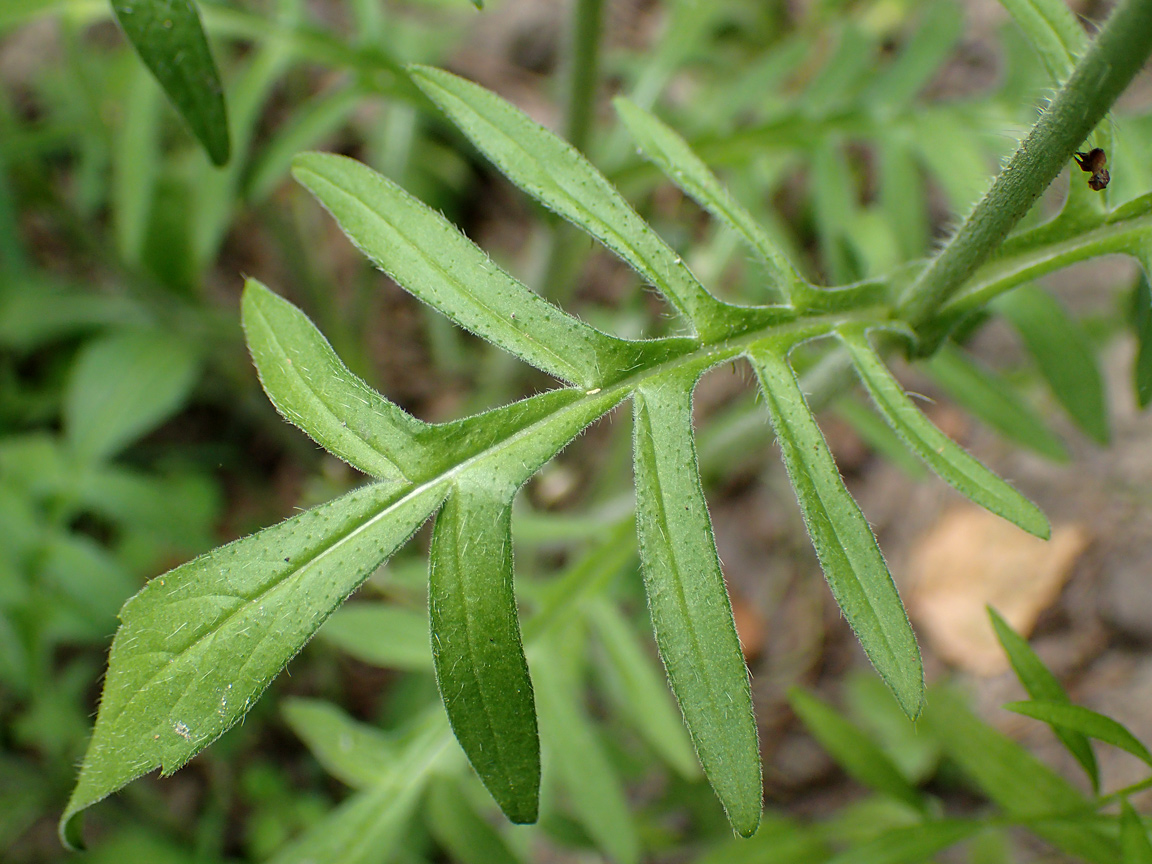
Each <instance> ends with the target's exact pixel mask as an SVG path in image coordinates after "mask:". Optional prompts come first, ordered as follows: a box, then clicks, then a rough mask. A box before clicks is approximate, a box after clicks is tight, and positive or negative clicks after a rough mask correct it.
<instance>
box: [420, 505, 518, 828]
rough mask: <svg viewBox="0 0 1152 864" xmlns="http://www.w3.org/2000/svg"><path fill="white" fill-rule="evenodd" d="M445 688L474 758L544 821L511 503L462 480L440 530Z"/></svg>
mask: <svg viewBox="0 0 1152 864" xmlns="http://www.w3.org/2000/svg"><path fill="white" fill-rule="evenodd" d="M428 611H429V617H430V619H431V625H432V656H433V659H434V661H435V666H436V682H437V684H439V686H440V695H441V697H442V698H443V700H444V708H445V710H446V711H447V712H448V719H449V721H450V722H451V724H452V731H453V732H454V733H455V734H456V739H457V740H458V741H459V742H460V746H461V747H463V748H464V752H465V754H467V756H468V761H469V762H471V763H472V767H473V768H475V769H476V773H477V774H479V775H480V779H481V780H483V781H484V785H485V786H486V787H488V791H489V792H491V793H492V797H493V798H495V799H496V803H497V804H499V805H500V809H501V810H503V811H504V813H505V815H507V817H508V818H509V819H510V820H511V821H513V822H517V823H525V822H535V821H536V814H537V808H538V806H539V800H538V799H539V794H540V740H539V737H538V736H537V732H536V709H535V704H534V702H533V698H532V682H531V680H530V679H529V677H528V664H527V661H526V660H525V659H524V649H523V647H522V644H521V640H520V621H519V618H518V617H517V612H516V597H515V595H514V594H513V590H512V502H511V501H510V500H508V499H506V498H505V497H503V496H499V495H493V494H492V492H491V490H490V489H489V488H487V487H485V486H481V485H475V484H471V483H468V484H465V483H458V484H457V485H456V487H455V488H454V489H453V491H452V493H451V494H450V495H449V496H448V499H447V501H446V502H445V504H444V506H443V508H441V510H440V514H439V515H438V516H437V517H436V527H435V528H434V530H433V532H432V550H431V553H430V557H429V571H428Z"/></svg>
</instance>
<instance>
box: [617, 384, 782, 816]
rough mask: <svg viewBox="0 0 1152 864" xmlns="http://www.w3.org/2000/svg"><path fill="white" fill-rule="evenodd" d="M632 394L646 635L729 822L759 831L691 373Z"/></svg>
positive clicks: (754, 743) (753, 755)
mask: <svg viewBox="0 0 1152 864" xmlns="http://www.w3.org/2000/svg"><path fill="white" fill-rule="evenodd" d="M684 372H685V370H679V374H678V375H667V376H663V377H661V378H656V379H652V380H649V381H647V382H645V383H644V384H642V385H641V386H640V388H639V389H638V390H637V391H636V393H635V395H634V397H633V399H634V406H635V460H636V468H635V473H636V526H637V532H638V534H639V537H640V559H641V562H642V565H643V570H644V585H645V588H646V589H647V592H648V605H649V608H650V610H651V614H652V629H653V630H654V631H655V633H656V643H657V645H658V646H659V648H660V656H661V657H662V658H663V660H664V666H665V668H666V669H667V670H668V680H669V681H670V682H671V684H672V692H673V693H675V694H676V698H677V699H678V700H679V702H680V710H681V712H682V713H683V715H684V722H685V724H686V725H687V727H688V732H689V734H690V735H691V737H692V743H693V744H694V745H695V747H696V752H697V754H698V755H699V757H700V763H701V765H703V767H704V773H705V775H706V776H707V777H708V781H709V782H710V783H711V784H712V788H713V789H715V790H716V794H717V796H719V798H720V801H721V803H722V804H723V805H724V809H725V810H726V811H727V813H728V820H729V821H730V822H731V823H732V827H733V828H735V829H736V831H737V833H739V834H741V835H743V836H745V837H748V836H751V834H752V833H753V832H755V830H756V827H757V825H759V823H760V810H761V801H762V797H763V787H762V784H761V779H760V746H759V741H758V738H757V733H756V722H755V718H754V716H753V713H752V694H751V689H750V687H749V684H748V669H747V667H746V666H745V665H744V657H743V655H742V654H741V652H740V640H739V639H738V638H737V635H736V627H735V625H734V623H733V620H732V608H731V605H730V604H729V601H728V593H727V591H726V589H725V587H724V576H723V574H722V573H721V571H720V561H719V559H718V558H717V556H716V545H715V541H714V540H713V537H712V523H711V521H710V520H709V518H708V508H707V505H706V504H705V502H704V493H703V490H702V489H701V487H700V475H699V472H698V470H697V466H696V450H695V445H694V443H693V436H692V387H693V385H694V383H695V373H690V376H689V377H686V376H685V375H684Z"/></svg>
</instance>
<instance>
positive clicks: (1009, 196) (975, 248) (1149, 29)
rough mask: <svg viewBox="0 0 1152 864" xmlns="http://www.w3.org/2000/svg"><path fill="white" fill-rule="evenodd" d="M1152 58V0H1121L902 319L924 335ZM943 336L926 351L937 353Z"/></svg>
mask: <svg viewBox="0 0 1152 864" xmlns="http://www.w3.org/2000/svg"><path fill="white" fill-rule="evenodd" d="M1150 53H1152V0H1121V2H1120V3H1119V5H1118V6H1117V7H1116V10H1115V11H1114V12H1113V13H1112V16H1111V17H1110V18H1109V19H1108V21H1107V23H1106V24H1105V25H1104V28H1103V29H1102V30H1101V31H1100V33H1099V35H1098V36H1097V37H1096V39H1095V40H1094V41H1093V42H1092V44H1091V46H1090V47H1089V48H1088V51H1087V52H1086V53H1085V54H1084V56H1083V57H1082V58H1081V59H1080V62H1079V63H1077V64H1076V68H1075V69H1074V70H1073V72H1072V76H1071V77H1070V78H1069V79H1068V81H1067V82H1065V84H1064V86H1063V87H1062V88H1061V89H1060V91H1059V92H1058V93H1057V94H1056V97H1055V98H1054V99H1053V100H1052V104H1051V105H1049V107H1048V110H1046V111H1045V112H1044V113H1043V114H1042V115H1041V117H1040V119H1039V120H1038V121H1037V122H1036V125H1035V126H1033V127H1032V130H1031V131H1030V132H1029V133H1028V136H1027V137H1026V138H1025V139H1024V142H1023V143H1022V144H1021V145H1020V148H1019V149H1018V150H1017V151H1016V153H1015V154H1014V155H1013V156H1012V159H1011V160H1010V161H1009V163H1008V166H1007V167H1006V168H1005V169H1004V170H1003V171H1002V172H1001V173H1000V176H999V177H997V178H996V181H995V182H994V183H993V184H992V188H991V189H989V190H988V193H987V194H986V195H985V196H984V197H983V198H982V199H981V200H980V202H979V203H978V204H977V205H976V207H975V209H974V210H973V211H972V213H971V215H969V216H968V218H967V219H966V220H964V223H963V224H962V225H961V226H960V229H959V230H958V231H957V232H956V234H954V235H953V237H952V239H951V240H950V241H949V242H948V244H947V245H946V246H945V247H944V249H943V251H942V252H941V253H940V254H939V255H938V256H936V258H935V259H933V261H932V262H931V263H930V264H929V265H928V267H927V268H926V269H925V270H924V272H923V273H921V274H920V277H919V278H918V279H917V280H916V281H915V282H914V283H913V284H912V285H911V286H909V288H908V290H907V291H906V292H905V295H904V297H903V298H902V301H901V305H900V309H899V312H898V314H899V317H901V318H902V319H903V320H905V321H906V322H908V323H909V324H910V325H912V326H913V327H915V328H920V327H921V326H922V325H923V324H925V323H926V322H928V320H929V319H930V318H931V317H932V316H933V315H934V314H935V312H936V310H937V309H939V308H940V306H941V305H942V304H943V303H944V302H945V301H946V300H947V299H948V298H949V297H951V296H952V295H953V294H954V293H956V291H957V290H959V289H960V287H961V285H963V284H964V281H965V280H966V279H968V277H969V276H971V275H972V274H973V273H974V272H975V271H976V268H978V267H979V266H980V265H981V264H982V263H984V261H985V260H987V259H988V257H989V256H990V255H991V254H992V253H993V252H994V251H995V250H996V249H997V247H999V245H1000V244H1001V243H1002V242H1003V240H1004V238H1005V237H1006V236H1007V234H1008V232H1009V231H1010V230H1011V229H1012V227H1013V226H1014V225H1015V224H1016V223H1017V222H1019V221H1020V219H1022V218H1023V217H1024V214H1025V213H1027V212H1028V210H1029V208H1031V206H1032V205H1033V204H1034V203H1035V201H1036V199H1037V198H1039V197H1040V195H1041V194H1042V193H1043V191H1044V190H1045V189H1046V188H1048V185H1049V184H1050V183H1051V182H1052V181H1053V180H1055V179H1056V176H1057V175H1058V174H1059V173H1060V170H1061V169H1062V168H1063V167H1064V166H1065V165H1066V164H1067V163H1068V160H1069V159H1070V158H1071V157H1072V154H1073V153H1074V152H1076V149H1077V148H1078V147H1079V146H1080V145H1081V144H1082V143H1083V141H1084V139H1085V138H1087V137H1088V135H1089V133H1090V132H1091V131H1092V130H1093V129H1094V128H1095V127H1096V124H1097V123H1099V122H1100V121H1101V120H1102V119H1103V118H1104V115H1105V114H1106V113H1107V112H1108V110H1109V109H1110V108H1111V107H1112V103H1113V102H1115V101H1116V99H1117V98H1118V97H1119V96H1120V94H1121V93H1122V92H1123V91H1124V88H1125V87H1127V86H1128V82H1129V81H1131V80H1132V78H1133V77H1135V75H1136V73H1137V72H1139V71H1140V68H1141V67H1142V66H1143V65H1144V63H1145V61H1146V60H1147V59H1148V55H1149V54H1150ZM939 338H940V337H936V338H935V339H934V340H925V342H924V343H922V344H921V345H920V346H919V348H920V351H921V352H922V353H930V352H931V351H932V350H933V349H934V348H935V347H936V343H938V341H939Z"/></svg>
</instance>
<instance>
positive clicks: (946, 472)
mask: <svg viewBox="0 0 1152 864" xmlns="http://www.w3.org/2000/svg"><path fill="white" fill-rule="evenodd" d="M837 332H838V335H839V336H840V340H841V342H842V343H843V344H844V347H845V348H847V349H848V353H849V355H851V357H852V363H853V365H854V366H855V367H856V372H857V373H858V374H859V375H860V380H861V381H863V382H864V386H865V387H867V388H868V393H869V394H870V395H871V396H872V399H873V401H874V402H875V403H876V407H877V408H879V409H880V413H881V414H883V415H884V419H885V420H887V421H888V424H889V425H890V426H891V427H892V428H893V430H895V432H896V434H897V435H899V436H900V438H901V439H902V440H903V441H904V443H905V444H907V445H908V447H909V448H910V449H911V450H912V451H913V452H915V453H916V455H917V456H919V457H920V458H921V459H923V460H924V462H925V463H926V464H927V465H928V466H929V467H930V468H931V469H932V470H933V471H935V472H936V474H937V475H939V477H940V478H941V479H942V480H944V481H945V482H946V483H948V484H949V485H950V486H952V487H953V488H954V489H956V490H957V491H958V492H959V493H960V494H961V495H964V496H965V497H966V498H969V499H971V500H972V501H974V502H976V503H977V504H979V505H980V506H981V507H984V508H986V509H987V510H990V511H991V512H993V513H995V514H996V515H997V516H1002V517H1004V518H1005V519H1007V520H1008V521H1009V522H1012V523H1013V524H1015V525H1019V526H1020V527H1021V528H1023V529H1024V530H1025V531H1027V532H1028V533H1029V534H1034V535H1036V536H1037V537H1042V538H1044V539H1048V537H1049V536H1050V534H1051V528H1050V526H1049V525H1048V519H1047V518H1046V517H1045V516H1044V513H1043V512H1042V511H1041V510H1040V508H1039V507H1037V506H1036V505H1035V504H1033V503H1032V502H1031V501H1029V500H1028V499H1027V498H1025V497H1024V496H1023V495H1021V494H1020V493H1019V492H1017V491H1016V490H1015V489H1013V488H1012V487H1011V486H1009V485H1008V484H1007V483H1006V482H1004V481H1003V480H1001V479H1000V478H999V477H997V476H996V475H995V474H994V473H992V472H991V471H989V470H988V469H987V468H985V467H984V466H983V465H981V464H980V462H978V461H977V460H976V459H975V458H973V457H972V456H971V455H969V454H968V453H967V452H965V451H964V450H963V449H962V448H961V447H960V446H959V445H958V444H956V443H955V442H954V441H952V440H951V439H950V438H949V437H948V436H947V435H945V434H944V433H943V432H941V431H940V430H939V429H937V428H936V427H935V426H934V425H932V422H931V421H930V420H929V419H928V418H927V417H925V416H924V414H923V413H922V412H921V411H920V409H919V408H917V407H916V406H915V405H914V404H912V400H911V399H909V398H908V396H907V395H906V394H905V393H904V389H903V388H902V387H901V386H900V384H899V382H898V381H897V380H896V379H895V378H893V377H892V373H891V372H889V371H888V368H887V367H886V366H885V365H884V361H882V360H881V359H880V357H879V356H877V354H876V352H875V351H873V350H872V347H871V345H869V344H868V338H867V336H866V335H865V332H864V329H863V328H860V327H842V328H840V329H839V330H838V331H837Z"/></svg>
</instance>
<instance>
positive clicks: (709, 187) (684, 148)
mask: <svg viewBox="0 0 1152 864" xmlns="http://www.w3.org/2000/svg"><path fill="white" fill-rule="evenodd" d="M613 104H614V105H615V106H616V113H617V114H619V115H620V119H621V120H623V121H624V125H625V126H627V127H628V131H629V133H631V135H632V138H633V139H634V140H635V141H636V143H637V144H638V145H640V148H641V149H642V150H643V151H644V153H645V155H646V156H647V157H648V158H649V159H651V160H652V161H653V162H655V163H656V165H658V166H659V167H660V170H661V171H663V172H664V173H665V174H666V175H667V176H668V177H669V179H671V180H672V182H673V183H675V184H676V185H677V186H679V187H680V188H681V189H683V190H684V192H685V193H686V194H688V195H689V196H691V197H692V199H693V200H695V201H696V202H697V203H698V204H699V205H700V206H701V207H703V208H705V209H706V210H708V211H709V212H711V213H712V214H713V215H714V216H716V218H717V219H720V220H721V221H722V222H724V223H725V224H727V225H728V226H729V227H730V228H732V229H733V230H734V231H735V232H736V233H737V234H739V235H740V236H741V237H742V238H743V239H744V241H745V242H746V243H747V244H748V245H749V246H751V247H752V249H753V250H754V251H755V252H756V254H757V255H758V256H760V259H761V260H762V261H763V262H764V265H765V267H766V269H767V270H768V274H769V276H770V277H771V279H772V281H773V282H774V283H775V285H776V287H777V289H778V290H779V291H780V293H781V294H782V295H783V298H784V302H785V303H790V302H792V300H793V298H794V297H795V298H796V299H799V300H801V301H803V299H804V293H805V289H807V288H808V286H807V284H806V283H805V282H804V280H803V279H802V278H801V277H800V274H798V273H797V272H796V269H795V268H794V267H793V266H792V264H791V262H789V261H788V259H787V258H786V257H784V255H783V253H782V252H781V251H780V250H779V249H777V248H776V244H775V243H773V242H772V240H771V238H770V237H769V236H768V235H767V234H766V233H765V232H764V230H763V229H762V228H761V227H760V225H759V224H758V223H757V222H756V220H755V219H753V218H752V214H751V213H749V212H748V211H747V210H745V209H744V207H742V206H741V205H740V204H739V202H737V201H736V199H734V198H733V197H732V196H731V195H730V194H729V193H728V190H727V189H725V188H724V186H723V185H722V184H721V183H720V181H719V180H717V179H716V176H715V175H714V174H713V173H712V172H711V171H710V170H709V168H708V166H707V165H705V164H704V162H703V160H701V159H700V157H699V156H697V155H696V154H695V153H694V152H692V148H691V147H689V146H688V142H687V141H685V140H684V139H683V138H681V137H680V136H679V135H678V134H677V133H676V132H675V131H673V130H672V129H671V128H670V127H668V126H666V125H665V124H664V123H662V122H661V121H660V120H659V119H657V118H656V117H655V116H654V115H652V114H650V113H649V112H647V111H645V110H644V109H643V108H641V107H639V106H638V105H636V104H635V103H634V102H632V101H630V100H628V99H626V98H624V97H623V96H618V97H616V99H615V100H614V101H613ZM797 295H799V296H798V297H797Z"/></svg>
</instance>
